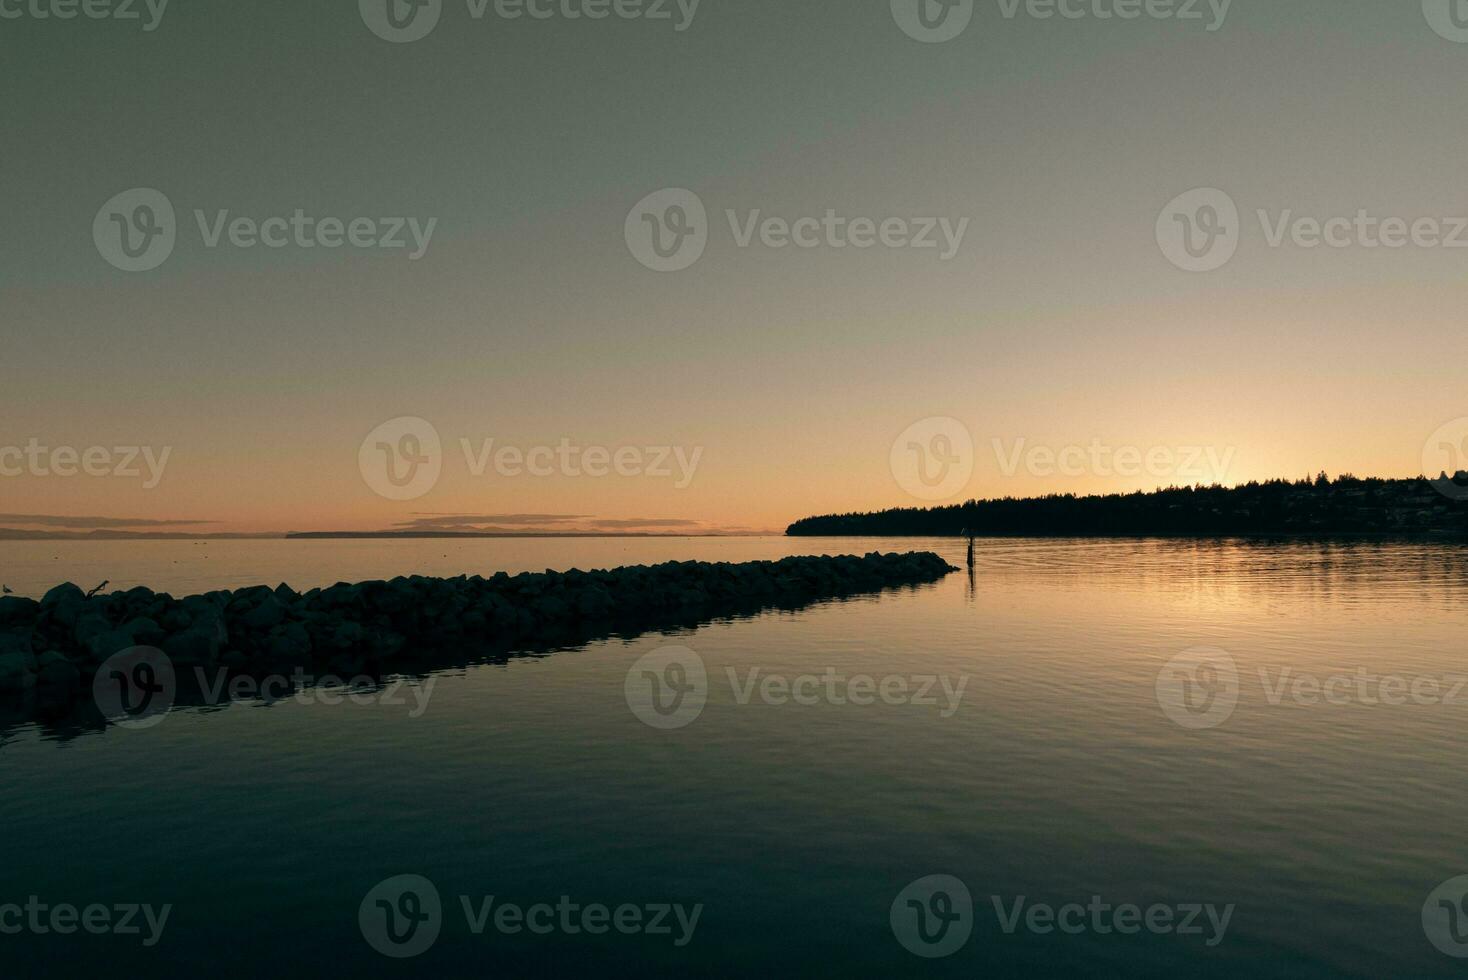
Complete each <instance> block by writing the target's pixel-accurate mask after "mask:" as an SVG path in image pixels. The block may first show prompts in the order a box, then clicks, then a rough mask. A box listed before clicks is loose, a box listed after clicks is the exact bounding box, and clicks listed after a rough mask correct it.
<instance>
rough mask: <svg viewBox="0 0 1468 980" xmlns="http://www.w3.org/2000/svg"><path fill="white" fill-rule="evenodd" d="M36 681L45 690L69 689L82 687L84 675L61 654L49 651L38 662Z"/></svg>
mask: <svg viewBox="0 0 1468 980" xmlns="http://www.w3.org/2000/svg"><path fill="white" fill-rule="evenodd" d="M36 679H37V680H38V681H39V682H40V684H41V686H42V687H45V688H49V689H52V690H58V689H69V688H74V687H78V686H80V685H81V679H82V673H81V671H80V670H78V669H77V666H76V664H74V663H72V662H71V661H70V660H68V659H66V657H64V656H62V655H61V654H60V653H57V652H56V651H55V650H47V651H46V652H45V653H43V654H41V656H40V658H39V659H38V661H37V667H36Z"/></svg>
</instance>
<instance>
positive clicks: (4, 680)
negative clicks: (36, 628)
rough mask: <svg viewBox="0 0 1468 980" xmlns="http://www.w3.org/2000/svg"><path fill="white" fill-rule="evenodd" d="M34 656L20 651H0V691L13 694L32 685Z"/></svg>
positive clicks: (34, 679) (34, 676)
mask: <svg viewBox="0 0 1468 980" xmlns="http://www.w3.org/2000/svg"><path fill="white" fill-rule="evenodd" d="M35 659H36V658H35V657H33V656H31V655H30V654H22V653H0V693H7V694H13V693H15V692H16V691H23V690H26V689H27V688H30V687H34V686H35V683H36V675H35V673H34V672H33V671H34V668H35Z"/></svg>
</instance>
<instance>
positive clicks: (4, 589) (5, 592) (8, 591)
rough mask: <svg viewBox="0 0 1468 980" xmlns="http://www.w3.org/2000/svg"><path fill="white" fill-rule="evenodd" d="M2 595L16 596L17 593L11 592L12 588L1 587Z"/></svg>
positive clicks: (0, 592) (0, 593)
mask: <svg viewBox="0 0 1468 980" xmlns="http://www.w3.org/2000/svg"><path fill="white" fill-rule="evenodd" d="M0 595H15V593H14V592H11V591H10V586H8V585H0Z"/></svg>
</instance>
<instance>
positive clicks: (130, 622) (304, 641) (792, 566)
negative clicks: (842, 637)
mask: <svg viewBox="0 0 1468 980" xmlns="http://www.w3.org/2000/svg"><path fill="white" fill-rule="evenodd" d="M954 571H957V569H956V568H954V567H953V566H951V565H949V564H948V563H947V562H946V561H944V560H943V559H942V558H940V557H939V556H937V555H935V554H932V553H930V552H912V553H908V554H885V555H884V554H877V553H872V554H869V555H866V556H864V557H855V556H817V557H799V558H782V559H780V560H778V561H753V562H744V563H741V564H729V563H710V562H697V561H686V562H668V563H665V564H661V565H650V566H632V567H625V568H616V569H612V570H610V571H589V572H583V571H579V570H575V569H573V570H571V571H567V572H554V571H546V572H527V573H524V574H520V575H508V574H506V573H504V572H500V573H498V574H495V575H492V576H490V577H488V578H485V577H482V576H478V575H473V576H460V577H458V578H428V577H423V576H417V575H414V576H406V577H400V578H395V579H392V580H391V581H373V582H360V583H357V584H347V583H344V582H343V583H339V584H337V585H333V586H331V587H330V588H325V589H312V590H310V591H308V592H302V593H298V592H296V591H294V590H292V589H290V588H289V587H287V586H285V585H280V586H277V587H275V588H269V587H266V586H258V587H255V588H248V589H239V590H236V591H219V592H209V593H205V594H203V595H193V596H188V597H186V598H181V599H176V598H174V597H173V596H170V595H168V594H166V593H160V592H153V591H152V590H151V589H147V588H142V587H139V588H135V589H130V590H128V591H125V592H113V593H111V594H107V595H90V596H89V595H88V594H86V593H84V592H83V591H82V590H81V589H80V588H78V587H77V586H75V585H72V584H69V583H68V584H65V585H59V586H57V587H56V588H54V589H52V590H51V591H49V592H47V593H46V595H45V597H44V598H42V599H40V600H39V601H37V600H35V599H29V598H24V597H21V596H14V595H7V596H0V696H14V695H15V694H16V693H17V692H20V693H26V692H32V691H34V692H37V693H41V694H45V695H47V696H48V697H50V698H52V699H53V700H54V699H55V698H56V697H57V696H63V697H64V696H66V695H67V694H68V693H69V694H72V695H80V694H81V693H83V692H84V691H85V690H86V689H87V687H88V685H89V684H90V678H91V677H92V676H94V675H95V674H96V673H97V669H98V667H99V666H100V665H101V664H102V663H103V662H104V661H106V660H107V659H108V658H109V657H111V656H113V655H114V654H117V653H120V652H122V651H124V650H130V649H132V648H136V647H151V648H156V649H158V650H161V651H163V653H165V654H166V655H167V656H168V658H169V659H170V660H171V661H172V663H173V665H174V666H175V667H184V668H187V667H194V666H206V667H221V668H226V669H228V670H230V671H237V672H240V673H263V672H276V671H289V670H293V669H295V668H307V669H323V668H325V669H330V670H332V671H334V672H337V673H342V674H365V675H378V676H383V675H387V674H390V673H394V672H411V671H415V670H422V669H425V668H426V667H429V666H432V665H434V664H442V663H444V662H446V661H447V662H453V661H458V662H461V663H469V662H475V661H479V660H485V659H493V651H512V650H522V649H524V650H533V649H551V648H554V647H555V646H556V645H557V644H569V643H574V642H577V641H578V640H579V641H582V642H584V641H585V640H587V639H590V638H594V637H597V636H613V635H621V636H630V635H637V634H640V633H643V632H649V631H653V630H658V629H671V628H676V627H679V626H686V625H693V624H697V623H701V622H708V621H710V620H717V619H721V618H726V617H735V616H741V615H750V614H753V613H755V612H758V611H760V610H763V609H771V608H800V607H802V606H806V605H809V604H811V603H813V602H819V601H822V600H826V599H835V598H840V597H843V596H850V595H856V594H860V593H866V592H875V591H880V590H882V589H886V588H890V587H895V586H905V585H919V584H923V583H928V582H934V581H937V580H939V579H941V578H943V577H944V576H945V575H947V574H949V573H950V572H954Z"/></svg>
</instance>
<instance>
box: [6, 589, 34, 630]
mask: <svg viewBox="0 0 1468 980" xmlns="http://www.w3.org/2000/svg"><path fill="white" fill-rule="evenodd" d="M40 615H41V604H40V603H39V602H37V601H36V600H34V599H27V598H25V597H24V596H18V595H6V596H0V628H4V627H9V626H30V625H32V624H33V623H35V621H36V617H38V616H40Z"/></svg>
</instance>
